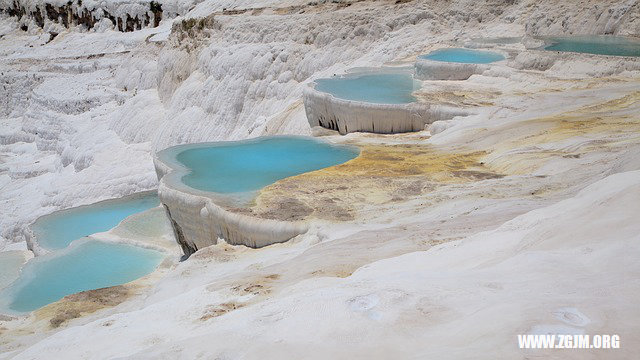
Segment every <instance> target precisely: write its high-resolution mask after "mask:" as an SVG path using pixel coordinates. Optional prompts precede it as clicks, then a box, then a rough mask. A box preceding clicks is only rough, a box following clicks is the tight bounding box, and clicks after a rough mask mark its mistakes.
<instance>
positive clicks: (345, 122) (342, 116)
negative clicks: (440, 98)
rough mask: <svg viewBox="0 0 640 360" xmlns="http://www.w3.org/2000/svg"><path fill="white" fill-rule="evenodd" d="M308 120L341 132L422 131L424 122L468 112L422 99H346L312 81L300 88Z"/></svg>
mask: <svg viewBox="0 0 640 360" xmlns="http://www.w3.org/2000/svg"><path fill="white" fill-rule="evenodd" d="M302 97H303V102H304V109H305V112H306V115H307V121H308V122H309V125H310V126H311V127H312V128H313V127H315V126H321V127H323V128H326V129H330V130H335V131H337V132H339V133H340V134H341V135H345V134H348V133H351V132H370V133H378V134H397V133H406V132H415V131H422V130H424V129H425V126H426V125H427V124H430V123H433V122H434V121H437V120H444V119H450V118H452V117H454V116H457V115H468V113H467V112H464V111H463V110H461V109H455V108H450V107H445V106H433V105H428V104H424V103H418V102H413V103H407V104H379V103H370V102H365V101H356V100H345V99H340V98H337V97H335V96H334V95H332V94H330V93H326V92H322V91H319V90H316V89H315V88H314V87H313V84H312V85H310V86H307V87H305V89H304V91H303V96H302Z"/></svg>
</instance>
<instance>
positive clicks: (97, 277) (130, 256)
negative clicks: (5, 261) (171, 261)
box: [0, 240, 164, 312]
mask: <svg viewBox="0 0 640 360" xmlns="http://www.w3.org/2000/svg"><path fill="white" fill-rule="evenodd" d="M163 258H164V255H163V254H162V253H160V252H157V251H154V250H148V249H144V248H141V247H137V246H130V245H124V244H114V243H107V242H103V241H98V240H80V241H78V242H74V244H73V245H71V246H70V247H69V248H67V249H65V250H60V251H56V252H53V253H51V254H47V255H44V256H40V257H37V258H35V259H33V260H31V261H29V262H28V263H27V264H26V265H25V266H24V268H23V269H22V272H21V274H20V276H19V277H18V279H17V280H16V281H15V282H14V283H13V284H12V285H11V286H9V287H8V288H7V289H6V290H5V291H3V292H2V293H1V294H0V304H1V306H0V308H4V309H9V310H10V311H15V312H27V311H32V310H36V309H38V308H40V307H42V306H45V305H47V304H50V303H52V302H54V301H57V300H59V299H61V298H63V297H64V296H66V295H70V294H74V293H77V292H80V291H86V290H93V289H99V288H103V287H108V286H115V285H121V284H124V283H127V282H129V281H133V280H135V279H138V278H140V277H142V276H144V275H147V274H149V273H151V272H152V271H153V270H154V269H155V268H156V267H157V266H158V264H160V262H161V261H162V259H163Z"/></svg>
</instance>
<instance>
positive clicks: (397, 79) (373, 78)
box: [315, 73, 420, 104]
mask: <svg viewBox="0 0 640 360" xmlns="http://www.w3.org/2000/svg"><path fill="white" fill-rule="evenodd" d="M315 83H316V85H315V89H316V90H318V91H321V92H325V93H329V94H331V95H333V96H335V97H337V98H339V99H344V100H354V101H364V102H369V103H376V104H408V103H412V102H415V101H416V98H415V97H414V96H413V95H412V93H413V92H414V91H416V90H417V89H419V88H420V82H419V81H416V80H414V79H413V77H412V76H411V74H410V73H375V74H369V73H367V74H357V75H356V74H349V75H346V76H336V77H332V78H328V79H318V80H316V81H315Z"/></svg>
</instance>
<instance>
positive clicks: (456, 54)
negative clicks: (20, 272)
mask: <svg viewBox="0 0 640 360" xmlns="http://www.w3.org/2000/svg"><path fill="white" fill-rule="evenodd" d="M419 58H420V59H428V60H433V61H442V62H454V63H463V64H489V63H492V62H495V61H500V60H504V56H502V55H501V54H498V53H495V52H491V51H481V50H471V49H461V48H451V49H439V50H435V51H432V52H430V53H429V54H427V55H421V56H419Z"/></svg>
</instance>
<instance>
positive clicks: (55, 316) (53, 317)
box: [35, 284, 136, 328]
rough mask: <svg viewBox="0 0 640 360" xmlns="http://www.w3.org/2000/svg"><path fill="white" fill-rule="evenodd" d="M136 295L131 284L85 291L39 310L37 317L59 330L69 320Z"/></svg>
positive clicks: (36, 313)
mask: <svg viewBox="0 0 640 360" xmlns="http://www.w3.org/2000/svg"><path fill="white" fill-rule="evenodd" d="M134 294H136V291H135V289H134V286H133V285H130V284H129V285H118V286H112V287H108V288H102V289H96V290H89V291H83V292H80V293H77V294H73V295H67V296H65V297H64V298H63V299H61V300H60V301H57V302H55V303H52V304H49V305H47V306H45V307H43V308H41V309H39V310H37V311H36V312H35V315H36V319H38V320H40V319H49V325H50V326H51V327H52V328H57V327H60V326H61V325H63V324H64V323H66V322H67V321H69V320H72V319H75V318H79V317H81V316H84V315H87V314H90V313H93V312H96V311H98V310H101V309H105V308H108V307H113V306H116V305H118V304H120V303H122V302H123V301H125V300H127V299H128V298H130V297H131V296H132V295H134Z"/></svg>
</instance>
